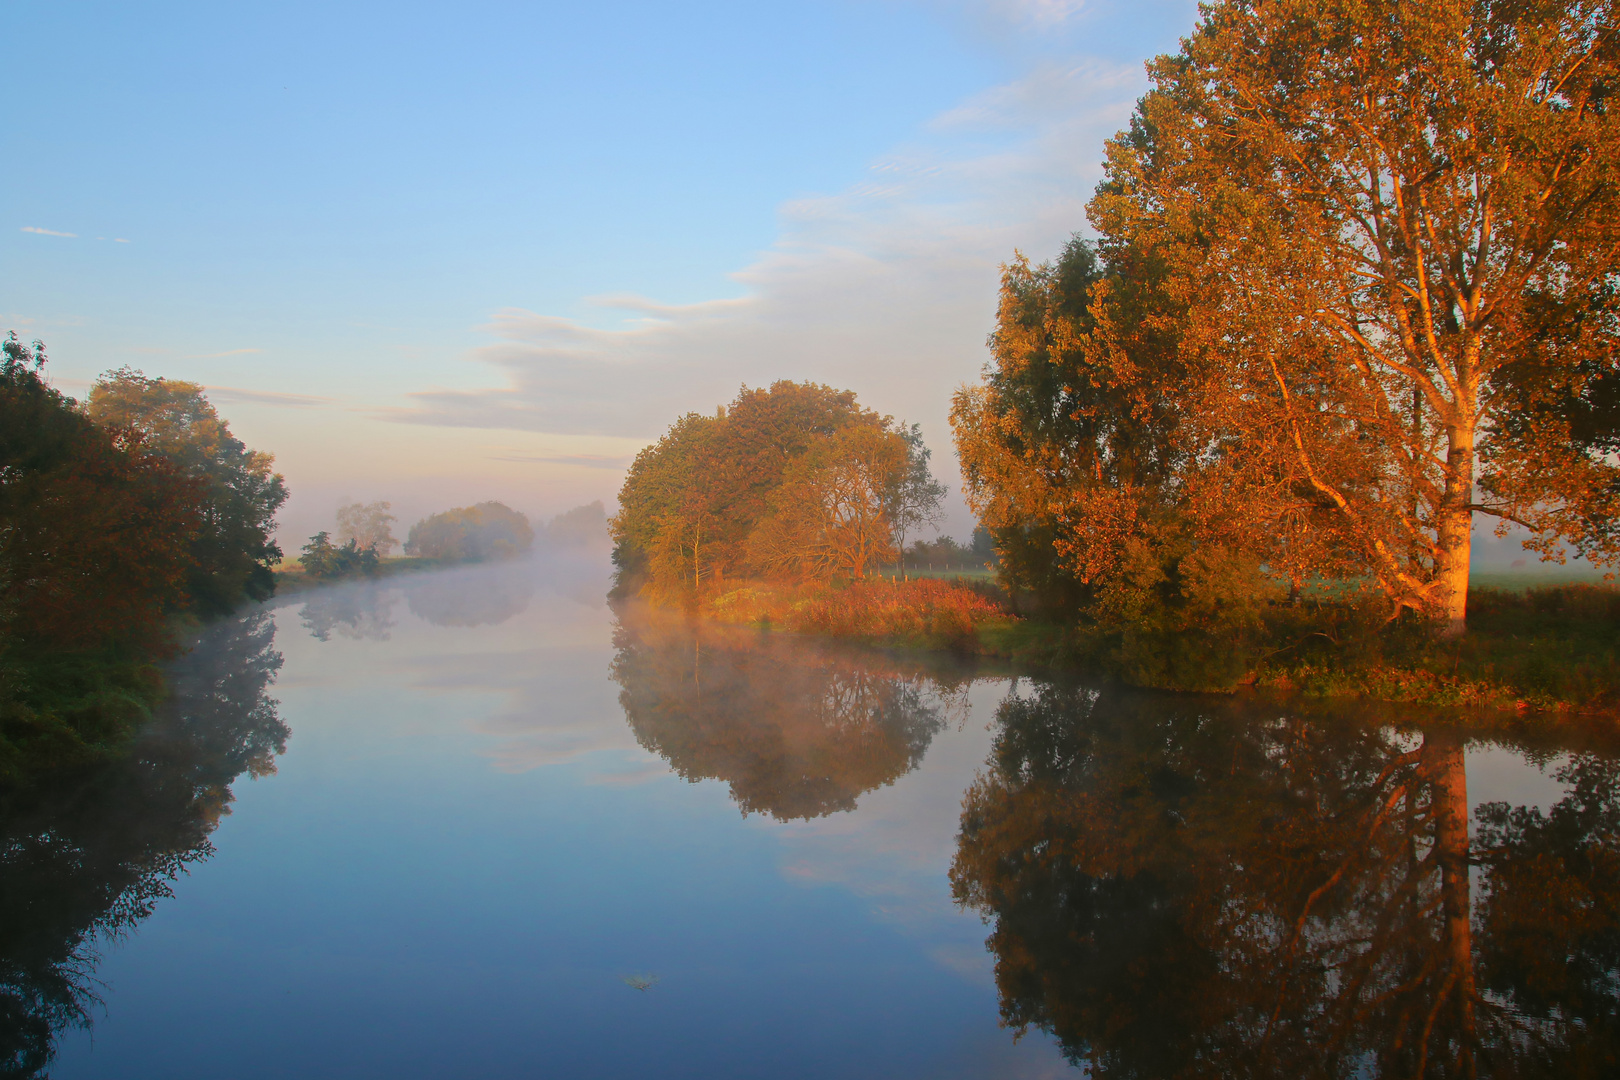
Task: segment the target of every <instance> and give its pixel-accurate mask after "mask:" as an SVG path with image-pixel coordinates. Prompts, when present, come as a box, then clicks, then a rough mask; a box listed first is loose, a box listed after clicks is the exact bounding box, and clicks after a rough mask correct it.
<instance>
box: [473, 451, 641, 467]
mask: <svg viewBox="0 0 1620 1080" xmlns="http://www.w3.org/2000/svg"><path fill="white" fill-rule="evenodd" d="M490 460H491V461H516V462H524V463H527V462H534V463H536V464H544V465H576V466H578V467H580V468H582V469H622V468H624V467H625V466H626V465H629V464H630V459H629V458H627V457H609V456H606V455H602V454H554V455H547V454H492V455H491V456H490Z"/></svg>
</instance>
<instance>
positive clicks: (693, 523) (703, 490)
mask: <svg viewBox="0 0 1620 1080" xmlns="http://www.w3.org/2000/svg"><path fill="white" fill-rule="evenodd" d="M928 456H929V453H928V449H927V448H926V447H924V446H923V444H922V436H921V433H920V431H919V430H918V428H917V426H916V425H906V424H900V423H896V422H895V421H894V420H893V419H892V418H891V417H887V416H879V415H878V414H877V413H875V412H873V411H872V410H870V409H864V408H861V407H860V406H859V405H857V404H856V402H855V395H854V394H853V393H851V392H849V391H847V390H834V389H832V388H831V387H828V386H822V385H818V384H815V383H794V382H787V381H783V382H777V383H775V384H773V385H772V386H770V387H769V388H768V389H749V388H748V387H746V386H745V387H743V388H742V390H741V392H739V393H738V395H737V398H736V400H735V401H733V402H732V403H731V404H730V405H729V406H721V407H720V408H719V409H718V410H717V411H716V413H715V415H713V416H703V415H700V414H698V413H688V414H687V415H686V416H683V417H681V419H679V420H677V421H676V422H675V424H674V425H673V426H672V427H671V428H670V430H669V432H668V433H667V434H665V436H664V437H663V438H662V439H660V440H659V441H658V442H657V443H656V444H655V445H653V446H650V447H648V448H647V449H645V450H643V451H642V452H641V453H640V454H638V455H637V456H636V460H635V462H634V464H632V465H631V467H630V473H629V475H628V476H627V477H626V478H625V482H624V487H623V489H622V490H621V491H620V493H619V507H620V509H619V513H618V514H617V515H616V516H615V517H614V518H613V519H612V521H611V522H610V527H611V529H612V534H613V540H614V545H615V546H614V551H613V559H614V564H615V566H616V567H617V568H618V572H619V587H620V589H621V591H626V590H629V589H634V588H641V587H645V588H649V589H651V590H652V591H654V592H657V593H661V594H666V595H671V594H680V593H685V594H694V593H698V592H701V591H703V590H705V589H707V588H710V587H713V586H718V585H719V584H720V583H721V582H723V580H724V579H725V577H726V576H728V575H730V576H733V577H736V576H741V575H744V574H749V573H752V574H758V575H762V576H767V577H793V578H810V579H829V578H833V577H860V576H862V575H863V574H864V573H865V572H866V569H867V567H868V566H869V565H871V564H873V563H875V562H884V561H888V560H892V559H893V558H894V557H895V556H896V554H897V551H898V550H899V548H900V547H903V546H904V543H905V538H906V535H907V533H908V532H911V531H915V530H916V529H917V528H919V527H920V526H922V525H923V524H926V523H928V522H930V521H932V520H934V518H935V517H936V515H937V512H938V505H939V500H940V497H941V496H942V495H943V493H944V489H943V488H942V487H940V486H939V485H938V484H936V483H935V482H934V480H933V477H932V476H931V475H930V473H929V470H928Z"/></svg>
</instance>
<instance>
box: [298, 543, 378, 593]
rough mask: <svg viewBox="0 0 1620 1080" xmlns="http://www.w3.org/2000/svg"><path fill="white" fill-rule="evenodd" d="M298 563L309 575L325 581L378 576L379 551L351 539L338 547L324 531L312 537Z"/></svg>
mask: <svg viewBox="0 0 1620 1080" xmlns="http://www.w3.org/2000/svg"><path fill="white" fill-rule="evenodd" d="M298 561H299V562H300V563H301V564H303V567H304V573H305V574H306V575H307V576H309V577H312V578H315V579H317V580H322V581H336V580H338V579H340V578H348V577H365V576H368V575H371V574H375V573H376V572H377V563H378V559H377V549H376V548H374V547H361V546H359V543H358V541H356V540H355V539H354V538H352V537H351V538H350V539H349V541H348V542H347V543H345V544H343V545H342V546H341V547H339V546H338V545H336V544H334V543H332V541H331V538H330V537H329V536H328V535H327V534H326V533H325V532H318V533H316V534H315V535H314V536H312V537H310V538H309V543H307V544H305V545H304V551H303V554H302V555H300V556H299V557H298Z"/></svg>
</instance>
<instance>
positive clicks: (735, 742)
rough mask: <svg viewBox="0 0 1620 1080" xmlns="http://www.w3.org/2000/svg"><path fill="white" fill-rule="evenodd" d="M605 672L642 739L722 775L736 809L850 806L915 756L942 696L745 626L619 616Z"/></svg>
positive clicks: (681, 764)
mask: <svg viewBox="0 0 1620 1080" xmlns="http://www.w3.org/2000/svg"><path fill="white" fill-rule="evenodd" d="M616 644H617V646H618V650H619V651H618V655H617V656H616V657H615V658H614V661H613V677H614V679H615V680H617V681H618V683H619V685H620V686H621V687H622V688H623V689H622V690H621V691H620V693H619V701H620V703H621V704H622V705H623V706H624V711H625V716H626V717H627V718H628V720H629V722H630V727H631V729H632V730H633V731H634V732H635V735H636V739H637V741H638V742H640V743H641V745H642V746H644V747H646V748H647V749H648V750H651V751H653V752H654V753H656V754H659V755H661V756H662V757H664V758H665V759H667V760H668V761H669V763H670V765H671V766H673V767H674V769H675V771H676V772H677V773H679V774H680V775H681V776H683V777H685V778H686V779H688V780H692V781H697V780H707V779H719V780H725V781H727V782H728V783H729V784H730V785H731V793H732V797H733V798H734V799H736V801H737V804H738V805H739V806H740V807H742V809H743V812H744V813H749V812H760V813H767V814H770V815H772V816H774V817H777V818H782V819H790V818H810V817H818V816H821V815H824V814H831V813H835V812H838V811H841V810H852V809H854V808H855V800H856V799H857V798H858V797H859V796H860V795H861V794H863V793H864V792H867V791H870V790H871V789H873V788H876V787H881V786H883V785H884V784H889V783H892V782H893V781H894V780H895V779H897V778H898V777H900V776H903V775H905V774H906V773H908V772H910V771H911V770H912V769H914V768H916V766H917V764H918V763H919V762H920V761H921V760H922V757H923V754H924V753H925V752H926V751H927V749H928V745H929V743H930V742H931V741H932V740H933V737H934V735H935V734H936V733H937V732H938V731H939V730H940V729H941V728H942V727H943V725H944V723H945V720H944V714H945V712H946V710H947V709H949V708H950V707H952V706H953V705H955V704H956V699H955V697H954V696H953V693H952V691H950V690H948V689H942V688H941V684H940V683H938V682H936V681H935V680H934V679H931V678H928V677H927V676H924V675H922V674H921V673H907V672H902V671H899V670H897V669H896V668H894V667H889V666H884V665H883V664H881V663H878V662H874V661H873V660H872V658H870V657H867V658H865V659H857V658H854V657H851V656H846V655H841V654H834V653H830V652H817V651H814V650H813V649H811V648H810V647H808V646H806V645H805V644H804V643H802V642H794V641H791V640H782V639H780V638H778V639H774V640H773V639H772V638H771V637H769V636H768V635H766V636H762V635H758V634H756V633H754V632H753V631H747V632H744V633H738V634H735V635H731V634H726V633H723V632H721V631H719V630H716V629H715V628H706V627H700V626H694V625H684V624H678V623H673V622H667V623H663V624H661V625H660V624H654V623H650V622H643V621H640V620H638V621H636V622H634V623H632V622H630V621H629V620H626V621H624V622H621V624H620V628H619V632H618V635H617V639H616Z"/></svg>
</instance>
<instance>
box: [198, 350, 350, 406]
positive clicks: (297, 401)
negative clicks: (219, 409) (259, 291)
mask: <svg viewBox="0 0 1620 1080" xmlns="http://www.w3.org/2000/svg"><path fill="white" fill-rule="evenodd" d="M241 351H243V352H257V351H258V350H257V349H244V350H241ZM221 355H229V354H223V353H222V354H221ZM204 389H205V390H207V391H208V396H209V397H210V398H213V399H215V400H217V401H237V402H247V403H250V404H253V405H271V406H275V407H278V408H283V409H308V408H313V407H314V406H316V405H325V404H327V403H329V402H331V401H332V400H333V399H332V398H329V397H316V396H314V395H311V394H282V393H277V392H276V391H273V390H245V389H243V388H242V387H239V386H207V387H204Z"/></svg>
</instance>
